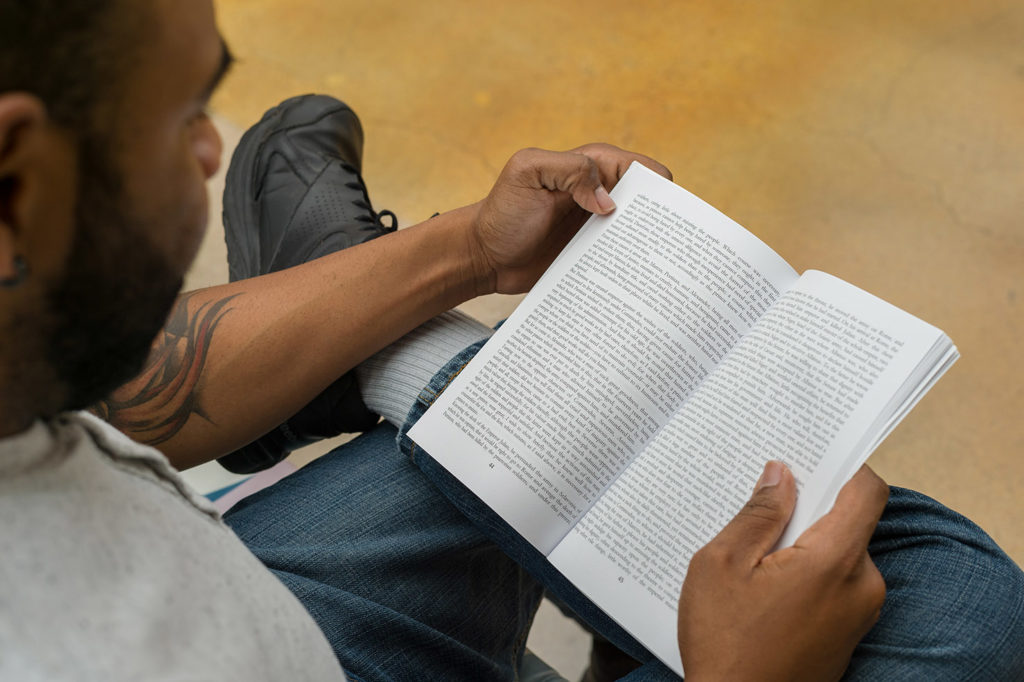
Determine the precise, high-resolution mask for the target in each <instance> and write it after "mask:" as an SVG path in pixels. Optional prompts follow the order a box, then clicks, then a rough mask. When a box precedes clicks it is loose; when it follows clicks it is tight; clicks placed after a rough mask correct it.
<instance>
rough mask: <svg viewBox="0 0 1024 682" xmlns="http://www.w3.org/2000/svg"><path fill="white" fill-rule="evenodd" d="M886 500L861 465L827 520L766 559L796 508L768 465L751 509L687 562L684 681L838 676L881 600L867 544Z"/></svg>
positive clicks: (786, 478) (775, 468) (777, 469)
mask: <svg viewBox="0 0 1024 682" xmlns="http://www.w3.org/2000/svg"><path fill="white" fill-rule="evenodd" d="M888 494H889V489H888V486H886V484H885V482H884V481H882V479H880V478H879V477H878V476H876V475H875V473H874V472H872V471H871V470H870V469H869V468H868V467H867V466H864V467H861V470H860V471H859V472H857V474H856V475H855V476H854V477H853V478H852V479H851V480H850V482H849V483H847V484H846V485H845V486H844V487H843V489H842V491H840V493H839V496H838V498H837V499H836V503H835V506H834V507H833V508H832V510H831V511H830V512H829V513H828V514H826V515H825V516H823V517H822V518H821V519H820V520H819V521H818V522H817V523H815V524H814V525H813V526H811V527H810V528H808V529H807V531H805V532H804V533H803V535H801V536H800V537H799V539H797V541H796V543H795V544H794V545H793V546H792V547H787V548H785V549H781V550H779V551H777V552H773V553H770V554H769V552H771V550H772V547H773V546H774V545H775V543H776V542H777V541H778V539H779V537H781V535H782V531H783V530H784V529H785V527H786V524H787V523H788V522H789V518H790V516H791V514H792V512H793V507H794V505H795V503H796V482H795V480H794V479H793V475H792V474H791V473H790V472H789V470H788V469H786V468H785V466H784V465H783V464H782V463H780V462H769V463H768V465H767V466H766V467H765V472H764V474H762V476H761V480H760V481H759V482H758V488H757V489H756V491H755V492H754V495H753V497H752V498H751V499H750V502H748V503H747V505H746V506H745V507H744V508H743V509H742V510H741V511H740V513H739V514H737V516H736V518H734V519H733V520H732V521H731V522H730V523H729V525H727V526H726V527H725V529H723V530H722V532H721V533H719V534H718V536H717V537H715V539H714V540H712V541H711V542H710V543H708V544H707V545H706V546H705V547H704V548H703V549H701V550H700V551H699V552H697V554H696V555H694V558H693V560H692V561H691V563H690V568H689V572H688V573H687V576H686V581H685V583H684V584H683V590H682V596H681V597H680V601H679V651H680V654H681V656H682V660H683V668H684V669H685V670H686V679H687V682H705V681H708V680H710V681H715V682H717V681H718V680H730V681H731V682H743V681H745V680H758V682H771V681H773V680H815V681H818V680H838V679H839V678H840V677H842V675H843V672H844V671H845V669H846V666H847V665H848V664H849V661H850V656H851V655H852V653H853V649H854V647H855V646H856V645H857V642H859V641H860V639H861V638H862V637H863V636H864V635H865V634H866V633H867V631H868V630H869V629H870V628H871V626H872V625H874V623H875V621H876V620H877V619H878V614H879V612H880V611H881V608H882V603H883V601H884V600H885V581H884V580H883V579H882V575H881V574H880V573H879V572H878V569H877V568H876V567H875V565H874V563H872V561H871V557H870V556H869V555H868V552H867V545H868V541H869V540H870V538H871V534H872V533H873V532H874V528H875V526H876V525H877V523H878V519H879V517H880V516H881V514H882V510H883V508H884V507H885V503H886V500H887V499H888Z"/></svg>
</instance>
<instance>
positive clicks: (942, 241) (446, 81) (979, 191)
mask: <svg viewBox="0 0 1024 682" xmlns="http://www.w3.org/2000/svg"><path fill="white" fill-rule="evenodd" d="M215 2H216V5H217V8H218V12H219V19H220V24H221V28H222V31H223V33H224V35H225V37H226V39H227V41H228V43H229V45H230V46H231V49H232V50H233V52H234V53H235V54H236V56H237V57H238V60H239V61H238V64H237V67H236V68H235V69H234V71H233V72H232V74H231V75H230V77H229V78H228V80H227V81H226V83H225V85H224V87H223V89H222V90H221V91H220V93H219V94H218V95H217V96H216V98H215V99H214V101H213V113H214V116H215V120H216V121H217V124H218V126H219V127H220V128H221V130H222V132H223V133H224V137H225V142H226V145H227V150H226V151H227V153H228V154H229V153H230V151H231V148H232V146H233V145H234V144H235V143H236V142H237V140H238V137H239V136H240V134H241V132H242V131H243V130H244V129H245V128H246V127H248V126H249V125H251V124H253V123H254V122H255V121H256V120H258V119H259V117H260V116H261V115H262V113H263V111H265V110H266V109H268V108H269V107H271V106H273V105H274V104H276V103H277V102H278V101H280V100H282V99H284V98H286V97H289V96H292V95H296V94H300V93H304V92H325V93H329V94H331V95H334V96H336V97H339V98H341V99H343V100H345V101H347V102H348V103H349V104H350V105H352V107H353V108H354V109H355V110H356V111H357V112H358V113H359V115H360V117H361V118H362V122H363V126H364V128H365V131H366V139H367V142H366V150H365V159H364V173H363V175H364V177H365V179H366V182H367V184H368V186H369V188H370V196H371V198H372V200H373V202H374V205H375V207H376V208H377V209H378V210H379V209H381V208H389V209H391V210H393V211H395V212H396V213H397V214H398V216H399V219H400V221H401V224H402V225H410V224H414V223H416V222H419V221H421V220H424V219H426V218H428V217H429V216H430V215H431V214H433V213H434V212H436V211H443V210H446V209H449V208H453V207H456V206H459V205H462V204H465V203H469V202H472V201H476V200H477V199H479V198H482V197H483V196H484V195H485V194H486V193H487V191H488V190H489V188H490V186H491V183H492V181H493V180H494V178H495V177H496V176H497V174H498V172H499V171H500V169H501V167H502V166H503V165H504V162H505V161H506V159H507V158H508V157H509V155H511V154H512V153H513V152H514V151H515V150H517V149H519V148H521V147H524V146H539V147H547V148H553V149H566V148H571V147H574V146H577V145H579V144H582V143H585V142H588V141H594V140H600V141H607V142H611V143H614V144H617V145H620V146H623V147H628V148H631V149H634V150H636V151H640V152H643V153H646V154H648V155H650V156H653V157H655V158H657V159H658V160H660V161H662V162H663V163H665V164H666V165H668V166H669V167H670V168H671V169H672V171H673V172H674V173H675V179H676V181H677V182H678V183H679V184H681V185H682V186H684V187H686V188H687V189H689V190H690V191H692V192H694V193H695V194H697V195H698V196H700V197H702V198H703V199H704V200H706V201H707V202H709V203H710V204H712V205H713V206H715V207H717V208H718V209H719V210H721V211H723V212H724V213H726V214H727V215H729V216H730V217H732V218H733V219H734V220H736V221H737V222H739V223H740V224H742V225H744V226H745V227H747V228H748V229H750V230H751V231H752V232H754V233H755V234H757V235H758V236H759V237H761V239H763V240H764V241H765V242H767V243H768V244H769V245H770V246H772V247H773V248H774V249H775V250H776V251H778V252H779V254H781V255H782V256H783V257H784V258H786V259H787V260H788V261H789V262H790V263H791V264H792V265H793V266H794V267H795V268H796V269H797V270H800V271H802V270H804V269H807V268H814V269H820V270H825V271H827V272H830V273H832V274H835V275H837V276H839V277H842V278H843V279H846V280H848V281H850V282H852V283H854V284H856V285H858V286H860V287H862V288H864V289H866V290H868V291H870V292H872V293H874V294H876V295H878V296H880V297H882V298H884V299H886V300H888V301H890V302H892V303H894V304H896V305H898V306H900V307H902V308H904V309H905V310H907V311H909V312H911V313H913V314H915V315H917V316H919V317H921V318H923V319H924V320H926V321H928V322H930V323H932V324H934V325H936V326H938V327H939V328H941V329H943V330H944V331H945V332H946V333H947V334H949V336H950V337H951V338H952V339H953V341H954V342H955V343H956V344H957V345H958V346H959V348H960V351H961V353H962V354H963V357H962V359H961V360H960V362H959V363H957V365H956V366H955V367H954V368H953V370H952V371H951V372H950V373H949V374H948V375H947V376H946V377H945V378H943V379H942V381H941V382H939V384H938V385H937V386H936V387H935V388H934V389H933V390H932V392H931V393H930V394H929V395H928V396H927V397H926V398H925V399H924V401H923V402H922V403H921V404H920V405H919V406H918V407H917V408H916V409H915V410H914V412H913V413H912V414H911V415H910V416H909V417H908V418H907V420H906V421H905V422H904V423H903V424H902V425H901V426H900V427H899V428H898V429H897V430H896V431H895V433H893V435H892V436H890V437H889V439H888V440H887V441H886V442H885V443H884V444H883V445H882V446H881V447H880V448H879V450H878V451H877V452H876V454H875V455H874V456H873V457H872V458H871V462H870V463H871V465H872V466H874V467H875V469H876V470H877V471H878V472H879V473H880V474H881V475H882V476H883V477H884V478H886V479H887V480H888V481H889V482H890V483H891V484H893V485H900V486H906V487H911V488H914V489H917V490H920V491H922V492H924V493H927V494H929V495H931V496H933V497H935V498H937V499H939V500H940V501H942V502H944V503H945V504H947V505H949V506H950V507H952V508H954V509H956V510H958V511H960V512H962V513H964V514H966V515H967V516H969V517H971V518H972V519H973V520H975V521H976V522H978V523H979V524H980V525H981V526H982V527H983V528H985V529H986V530H987V531H988V532H989V533H990V534H991V535H992V536H994V537H995V539H996V540H997V541H998V542H999V543H1000V544H1001V545H1002V546H1003V547H1004V548H1005V549H1006V551H1007V552H1008V553H1009V554H1010V555H1011V556H1012V557H1014V559H1016V561H1017V562H1018V563H1024V459H1022V457H1021V455H1022V454H1024V381H1022V380H1024V369H1022V355H1024V314H1022V312H1024V310H1022V302H1024V191H1022V190H1024V5H1022V3H1020V2H1019V1H1017V2H1011V1H1007V0H973V1H972V2H970V3H966V2H959V1H955V0H900V1H898V2H892V0H862V1H861V2H856V3H837V2H831V1H830V0H791V1H788V2H778V3H765V2H756V1H754V0H749V1H745V0H714V1H711V0H706V1H703V2H696V1H693V2H686V1H662V2H658V1H655V0H632V1H631V2H627V3H623V2H606V1H604V0H588V2H556V1H554V0H543V1H541V0H517V1H516V2H490V3H480V2H468V1H456V0H433V1H432V2H424V3H419V2H408V1H405V2H400V1H398V0H374V1H373V2H349V1H344V0H215ZM225 165H226V164H225ZM222 177H223V171H222V172H221V175H220V176H219V177H218V179H217V180H215V182H214V185H213V192H214V194H215V195H217V194H219V192H220V191H222V188H223V180H222ZM214 198H215V201H214V202H213V204H214V206H213V212H212V213H211V229H210V231H209V233H208V236H207V239H206V242H205V244H204V246H203V250H202V254H201V256H200V259H199V261H198V263H197V264H196V266H195V268H194V269H193V271H192V272H191V274H190V277H189V282H188V284H189V286H190V287H193V288H194V287H198V286H205V285H209V284H217V283H221V282H225V281H226V280H227V267H226V264H225V260H224V259H225V255H224V254H225V251H224V243H223V230H222V229H221V225H220V215H219V204H218V201H219V198H218V197H216V196H215V197H214ZM517 302H518V299H517V298H514V297H489V298H488V299H485V300H478V301H474V302H471V303H470V304H467V306H466V307H467V308H468V309H469V310H470V311H471V312H473V313H474V314H476V315H478V316H479V317H481V318H483V319H484V320H485V321H487V322H495V321H497V320H498V319H501V318H502V317H504V316H506V315H507V314H508V313H509V311H511V310H512V308H513V307H514V306H515V304H516V303H517ZM323 451H324V448H323V447H321V448H320V449H315V450H312V451H309V452H300V453H297V454H296V455H295V456H293V460H294V461H295V462H296V463H297V464H299V465H301V464H302V463H303V462H305V461H308V460H309V459H310V458H311V457H314V456H316V454H318V453H319V452H323ZM190 476H191V477H192V478H193V480H194V481H196V482H197V483H198V484H199V485H200V486H205V487H206V488H207V489H213V488H214V487H216V486H217V485H219V484H220V483H221V482H223V481H224V480H227V479H225V478H224V476H225V475H224V474H222V473H220V472H218V471H217V470H216V465H213V466H212V467H207V468H205V469H203V470H202V471H194V472H192V473H191V474H190ZM538 633H540V634H539V635H538ZM586 642H587V639H586V637H585V636H584V635H583V634H582V632H581V631H579V630H576V629H574V626H572V625H571V624H569V623H568V622H567V621H564V620H561V619H560V617H559V616H557V615H556V614H554V613H553V612H552V611H551V610H550V609H545V610H544V611H543V612H542V614H541V616H540V618H539V624H538V626H537V627H536V628H535V633H534V636H533V637H531V646H532V648H534V649H535V650H537V651H538V652H539V653H540V654H541V656H542V657H544V658H545V659H547V660H548V661H549V662H550V663H552V664H554V665H555V666H556V667H557V668H558V669H559V670H560V671H561V672H562V674H563V675H566V676H568V677H570V678H574V677H575V676H577V675H578V672H579V671H580V670H582V667H583V665H584V661H585V657H586Z"/></svg>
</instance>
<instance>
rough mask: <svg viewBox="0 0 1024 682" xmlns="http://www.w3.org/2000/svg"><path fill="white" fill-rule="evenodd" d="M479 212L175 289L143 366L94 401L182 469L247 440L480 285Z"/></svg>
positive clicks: (110, 418) (470, 211)
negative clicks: (471, 235) (472, 230)
mask: <svg viewBox="0 0 1024 682" xmlns="http://www.w3.org/2000/svg"><path fill="white" fill-rule="evenodd" d="M475 213H476V207H466V208H463V209H458V210H456V211H452V212H450V213H447V214H444V215H441V216H438V217H436V218H434V219H433V220H431V221H429V222H428V223H424V224H422V225H418V226H415V227H412V228H408V229H405V230H401V231H399V232H398V233H395V234H392V235H386V236H384V237H380V238H378V239H376V240H373V241H371V242H367V243H365V244H361V245H359V246H356V247H352V248H350V249H346V250H345V251H342V252H339V253H335V254H332V255H329V256H325V257H323V258H321V259H318V260H316V261H313V262H311V263H307V264H305V265H302V266H298V267H295V268H291V269H289V270H285V271H282V272H278V273H273V274H271V275H265V276H263V277H256V278H253V279H249V280H243V281H239V282H234V283H231V284H225V285H222V286H217V287H211V288H208V289H202V290H198V291H193V292H190V293H187V294H183V295H182V296H181V297H179V299H178V301H177V303H176V305H175V308H174V310H173V311H172V313H171V315H170V316H169V318H168V322H167V324H166V326H165V328H164V329H163V330H162V331H161V333H160V334H159V336H158V337H157V339H156V341H155V342H154V344H153V349H152V351H151V353H150V357H149V360H148V362H147V364H146V367H145V369H144V370H143V372H142V373H141V374H140V375H139V376H138V377H137V378H136V379H134V380H132V381H131V382H129V383H128V384H126V385H125V386H123V387H122V388H120V389H118V390H117V391H116V392H115V393H114V394H113V395H112V396H111V397H110V398H109V399H107V400H105V401H104V402H102V403H101V404H100V405H98V406H97V407H96V409H95V411H96V412H97V413H98V414H100V416H102V417H103V418H105V419H107V420H108V421H110V422H111V423H112V424H113V425H114V426H116V427H118V428H119V429H121V430H122V431H124V432H125V433H127V434H128V435H129V436H131V437H132V438H134V439H136V440H138V441H140V442H143V443H149V444H152V445H154V446H156V447H158V448H159V449H161V450H162V451H163V452H164V453H165V454H166V455H167V456H168V458H169V459H170V460H171V461H172V463H174V464H175V466H177V467H178V468H181V469H184V468H187V467H191V466H195V465H197V464H201V463H203V462H206V461H209V460H211V459H214V458H216V457H219V456H221V455H223V454H226V453H228V452H230V451H232V450H234V449H235V448H237V447H240V446H242V445H244V444H246V443H248V442H250V441H252V440H253V439H255V438H256V437H258V436H260V435H261V434H263V433H264V432H266V431H268V430H269V429H271V428H273V427H274V426H276V425H277V424H279V423H281V422H282V421H284V420H285V419H287V418H288V417H290V416H291V415H292V414H294V413H295V412H296V411H297V410H298V409H299V408H301V407H302V406H303V405H305V404H306V402H308V401H309V400H310V399H312V398H313V397H314V396H316V395H317V394H318V393H319V392H320V391H322V390H323V389H324V388H326V387H327V386H328V385H329V384H330V383H331V382H332V381H334V380H335V379H337V378H338V377H339V376H341V375H342V374H343V373H345V372H346V371H348V370H349V369H351V368H353V367H355V366H356V365H357V364H358V363H359V362H361V361H362V360H364V359H365V358H367V357H369V356H370V355H372V354H373V353H374V352H376V351H377V350H380V349H381V348H383V347H384V346H386V345H388V344H389V343H391V342H392V341H394V340H395V339H397V338H399V337H400V336H402V335H403V334H405V333H406V332H408V331H409V330H411V329H413V328H414V327H416V326H417V325H418V324H420V323H421V322H423V321H425V320H427V319H430V318H431V317H433V316H434V315H437V314H439V313H441V312H443V311H445V310H448V309H449V308H451V307H453V306H455V305H458V304H459V303H461V302H463V301H465V300H467V299H469V298H472V297H473V296H475V295H477V294H479V293H485V292H483V291H481V287H486V286H487V284H486V283H485V282H486V280H485V279H484V278H482V277H481V273H480V272H479V268H478V263H477V262H476V261H474V259H473V254H472V250H471V248H470V244H469V243H468V241H467V235H468V229H467V228H468V226H469V224H470V221H471V220H472V219H473V218H474V217H475Z"/></svg>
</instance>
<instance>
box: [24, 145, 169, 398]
mask: <svg viewBox="0 0 1024 682" xmlns="http://www.w3.org/2000/svg"><path fill="white" fill-rule="evenodd" d="M109 149H110V147H109V145H105V144H103V143H102V142H101V141H99V140H94V141H93V142H92V143H90V142H85V143H83V144H82V146H81V156H80V157H79V158H80V161H79V178H80V182H79V194H78V203H77V206H76V210H75V213H76V227H77V232H76V234H75V237H74V240H73V243H72V247H71V252H70V255H69V257H68V261H67V266H66V268H65V271H64V274H63V277H62V278H61V280H60V281H58V282H57V283H56V284H55V286H53V287H52V288H51V289H50V291H49V293H48V296H47V306H48V308H49V311H48V312H49V317H50V319H51V320H52V323H53V324H52V326H51V327H50V330H49V331H50V332H51V333H50V334H49V335H48V338H47V339H45V341H44V344H45V356H46V360H47V361H48V362H49V364H50V366H51V367H52V368H53V369H54V371H55V372H56V374H57V378H58V379H59V380H60V382H61V384H63V386H62V388H63V389H64V391H65V396H66V397H65V400H64V401H63V405H62V408H61V409H62V410H77V409H84V408H86V407H89V406H91V405H94V404H95V403H97V402H98V401H100V400H102V399H103V398H105V397H107V396H108V395H109V394H110V392H111V391H113V390H114V389H115V388H117V387H118V386H120V385H122V384H123V383H125V382H127V381H128V380H130V379H131V378H133V377H134V376H136V375H137V374H138V373H139V371H140V370H141V369H142V366H143V364H144V362H145V359H146V357H147V356H148V354H149V349H150V344H151V343H152V342H153V339H154V337H155V336H156V334H157V332H158V331H159V330H160V328H161V327H162V326H163V324H164V322H165V320H166V318H167V314H168V312H169V311H170V309H171V306H172V305H173V303H174V299H175V296H176V294H177V293H178V291H179V289H180V288H181V285H182V273H180V272H177V271H176V270H175V268H174V267H173V266H172V264H171V262H170V261H169V259H168V258H167V257H165V256H163V255H162V254H161V253H160V252H159V250H158V249H157V247H156V246H155V245H154V244H153V243H152V241H151V240H150V239H149V238H148V237H147V234H148V232H147V228H146V227H144V226H143V225H141V224H140V223H139V221H138V220H136V219H135V218H134V217H133V215H132V212H131V208H130V207H129V206H127V205H126V202H125V200H124V197H123V192H122V189H121V182H120V179H119V175H118V173H117V171H116V170H115V169H114V168H113V163H112V162H111V161H110V159H109V154H110V153H109V151H107V150H109ZM167 228H168V229H177V228H178V226H174V225H169V226H167ZM152 229H153V227H152V226H150V227H149V230H150V231H151V230H152Z"/></svg>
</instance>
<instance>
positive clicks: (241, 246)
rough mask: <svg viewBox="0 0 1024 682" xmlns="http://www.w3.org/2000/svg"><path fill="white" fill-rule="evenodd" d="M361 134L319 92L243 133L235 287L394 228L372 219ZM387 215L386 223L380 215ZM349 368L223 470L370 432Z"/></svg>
mask: <svg viewBox="0 0 1024 682" xmlns="http://www.w3.org/2000/svg"><path fill="white" fill-rule="evenodd" d="M362 154H363V129H362V126H361V125H360V123H359V118H358V117H357V116H356V115H355V113H354V112H353V111H352V110H351V109H350V108H349V107H348V106H346V105H345V104H344V103H342V102H339V101H338V100H336V99H334V98H332V97H327V96H326V95H303V96H301V97H294V98H292V99H289V100H286V101H284V102H282V103H281V104H280V105H278V106H276V107H274V108H273V109H271V110H270V111H268V112H267V113H266V114H264V115H263V118H262V119H261V120H260V122H259V123H257V124H256V125H255V126H253V127H252V128H250V129H249V130H248V131H247V132H246V133H245V135H244V136H243V137H242V140H241V141H240V142H239V144H238V148H237V149H236V150H235V153H234V155H233V156H232V158H231V164H230V166H229V167H228V173H227V180H226V183H225V189H224V235H225V240H226V241H227V246H228V270H229V276H230V279H231V281H232V282H234V281H236V280H240V279H246V278H249V277H256V276H257V275H264V274H267V273H268V272H275V271H277V270H283V269H285V268H290V267H292V266H295V265H299V264H301V263H305V262H307V261H310V260H313V259H315V258H319V257H320V256H325V255H327V254H329V253H333V252H335V251H340V250H341V249H344V248H347V247H349V246H354V245H356V244H361V243H363V242H365V241H369V240H370V239H374V238H375V237H379V236H381V235H383V234H387V233H389V232H394V231H395V230H396V229H397V228H398V221H397V220H396V219H395V214H394V213H392V212H390V211H381V212H380V213H375V212H374V210H373V207H372V205H371V204H370V197H369V195H368V193H367V191H366V185H365V184H364V183H363V179H362V177H361V176H360V170H361V167H362ZM384 217H388V218H389V219H390V220H389V221H388V222H389V224H385V222H384V220H383V218H384ZM378 420H379V416H378V415H376V414H373V413H372V412H370V411H369V410H368V409H367V408H366V406H365V405H364V404H363V400H362V397H361V396H360V394H359V386H358V385H357V383H356V378H355V373H354V372H348V373H347V374H345V375H344V376H342V377H341V378H340V379H338V380H337V381H335V382H334V383H333V384H331V385H330V386H329V387H328V388H327V389H326V390H324V392H323V393H321V394H320V395H319V396H317V397H316V398H314V399H313V400H312V402H310V403H309V404H308V405H306V406H305V407H304V408H302V409H301V410H299V411H298V412H297V413H296V414H295V415H294V416H293V417H291V418H290V419H288V420H287V421H286V422H285V423H283V424H281V425H280V426H278V427H276V428H275V429H273V430H272V431H270V432H269V433H267V434H265V435H263V436H262V437H260V438H259V439H257V440H256V441H254V442H252V443H250V444H249V445H247V446H245V447H243V448H241V449H239V450H236V451H235V452H232V453H231V454H228V455H225V456H223V457H221V458H220V459H219V460H218V461H219V462H220V463H221V464H222V465H223V466H224V468H226V469H228V470H229V471H233V472H235V473H252V472H255V471H260V470H262V469H266V468H269V467H271V466H273V465H274V464H276V463H278V462H280V461H281V460H282V459H284V458H285V457H286V456H287V455H288V453H290V452H291V451H292V450H295V449H297V448H299V447H302V446H304V445H308V444H309V443H313V442H316V441H318V440H321V439H323V438H330V437H332V436H336V435H338V434H340V433H354V432H359V431H366V430H368V429H370V428H372V427H373V426H374V425H375V424H376V423H377V421H378Z"/></svg>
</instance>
